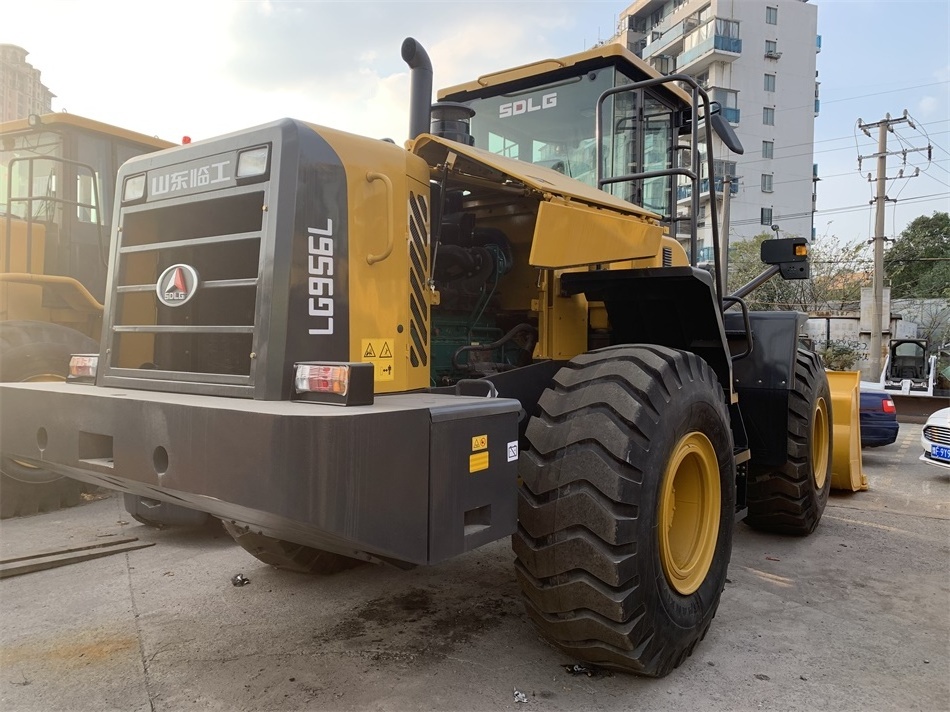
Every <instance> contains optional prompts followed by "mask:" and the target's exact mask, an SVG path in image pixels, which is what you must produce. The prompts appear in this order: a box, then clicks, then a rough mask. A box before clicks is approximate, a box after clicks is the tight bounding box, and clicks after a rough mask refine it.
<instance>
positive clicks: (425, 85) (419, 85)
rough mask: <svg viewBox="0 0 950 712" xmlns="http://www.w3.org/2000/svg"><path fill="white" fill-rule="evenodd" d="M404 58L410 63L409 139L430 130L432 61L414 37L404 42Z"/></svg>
mask: <svg viewBox="0 0 950 712" xmlns="http://www.w3.org/2000/svg"><path fill="white" fill-rule="evenodd" d="M402 59H403V61H404V62H405V63H406V64H408V65H409V69H410V70H411V72H410V89H409V139H410V140H413V139H415V138H416V137H418V136H419V134H424V133H426V132H427V131H428V130H429V112H430V108H431V106H432V62H431V61H430V60H429V55H428V54H426V51H425V49H424V48H423V47H422V45H421V44H419V43H418V42H417V41H416V40H414V39H413V38H412V37H407V38H406V39H405V40H403V43H402Z"/></svg>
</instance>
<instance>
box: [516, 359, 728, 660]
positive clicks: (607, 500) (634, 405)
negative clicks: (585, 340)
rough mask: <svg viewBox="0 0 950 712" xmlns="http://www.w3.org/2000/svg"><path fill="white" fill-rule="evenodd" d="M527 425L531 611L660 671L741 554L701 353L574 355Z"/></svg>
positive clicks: (523, 526) (525, 567) (525, 501)
mask: <svg viewBox="0 0 950 712" xmlns="http://www.w3.org/2000/svg"><path fill="white" fill-rule="evenodd" d="M539 406H540V411H541V414H540V416H539V417H537V418H533V419H532V421H531V422H530V423H529V425H528V429H527V433H526V436H527V438H528V440H529V443H530V448H529V450H528V451H527V452H525V453H522V456H521V460H520V465H519V473H520V475H521V479H522V485H521V487H520V490H519V492H520V497H519V509H518V514H519V526H518V531H517V532H516V533H515V535H514V536H513V537H512V546H513V548H514V551H515V554H516V557H517V558H516V561H515V569H516V572H517V577H518V581H519V584H520V586H521V590H522V593H523V594H524V597H525V605H526V608H527V612H528V615H529V616H530V617H531V619H532V620H533V621H534V622H535V624H536V625H537V626H538V628H540V630H541V632H542V633H543V634H544V635H545V636H546V637H547V638H548V639H549V640H550V641H551V642H552V643H554V645H556V646H557V647H558V648H560V649H561V650H562V651H564V652H565V653H567V654H568V655H570V656H571V657H573V658H575V659H580V660H584V661H587V662H591V663H594V664H598V665H602V666H605V667H610V668H615V669H620V670H624V671H629V672H635V673H639V674H642V675H650V676H656V677H661V676H663V675H666V674H668V673H669V672H670V671H671V670H673V669H674V668H675V667H677V666H678V665H679V664H680V663H681V662H682V661H683V660H685V659H686V657H687V656H688V655H689V654H690V653H691V652H692V650H693V648H694V647H695V645H696V643H698V642H699V641H700V640H701V639H702V638H703V636H704V635H705V634H706V630H707V629H708V628H709V624H710V622H711V621H712V619H713V616H714V615H715V612H716V609H717V607H718V605H719V599H720V596H721V594H722V590H723V587H724V585H725V581H726V570H727V567H728V565H729V558H730V555H731V552H732V531H733V519H734V514H735V456H734V453H733V440H732V432H731V430H730V428H729V416H728V411H727V407H726V403H725V399H724V397H723V393H722V389H721V387H720V385H719V382H718V380H717V378H716V376H715V374H714V373H713V371H712V369H711V368H710V367H709V366H708V364H706V363H705V362H704V361H703V360H702V359H700V358H699V357H697V356H696V355H694V354H691V353H687V352H684V351H676V350H673V349H668V348H664V347H659V346H621V347H611V348H607V349H601V350H598V351H593V352H590V353H588V354H584V355H582V356H578V357H577V358H575V359H573V360H572V361H571V362H570V364H568V366H567V367H565V368H563V369H561V370H560V371H559V372H558V373H557V375H556V376H555V378H554V383H553V385H552V388H550V389H548V390H547V391H545V393H544V395H543V396H542V398H541V400H540V402H539Z"/></svg>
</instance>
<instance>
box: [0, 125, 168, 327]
mask: <svg viewBox="0 0 950 712" xmlns="http://www.w3.org/2000/svg"><path fill="white" fill-rule="evenodd" d="M171 145H173V144H171V143H168V142H167V141H161V140H159V139H156V138H153V137H150V136H145V135H143V134H138V133H135V132H133V131H126V130H124V129H120V128H117V127H114V126H109V125H107V124H103V123H100V122H98V121H92V120H90V119H85V118H83V117H80V116H74V115H72V114H66V113H57V114H46V115H31V116H30V117H29V118H27V119H18V120H15V121H8V122H4V123H2V124H0V237H2V244H0V248H2V249H0V271H2V273H3V281H4V283H5V284H4V288H5V291H4V299H3V312H4V313H3V314H2V315H0V318H2V319H43V320H45V319H44V314H43V312H42V310H43V307H44V306H45V307H46V308H47V309H48V308H50V307H51V306H53V304H55V303H57V300H56V299H55V298H54V297H52V296H51V295H50V294H45V295H44V296H43V298H42V299H41V300H39V301H38V300H37V299H31V298H29V296H28V295H26V296H22V299H20V300H16V299H13V295H10V294H8V293H7V291H6V290H7V289H8V288H11V289H12V286H9V285H11V282H15V281H16V280H15V278H12V277H11V275H13V274H31V275H50V276H58V277H68V278H72V279H75V280H76V281H78V282H79V283H80V284H81V285H83V287H84V288H85V289H86V290H88V291H89V292H90V294H91V295H92V296H93V298H95V299H96V300H98V301H102V299H103V298H104V296H105V281H106V264H107V260H106V256H107V254H108V244H109V230H110V223H111V219H112V207H113V200H114V196H115V187H116V186H115V177H116V174H117V173H118V170H119V166H121V165H122V164H123V163H125V161H127V160H128V159H130V158H132V157H133V156H138V155H141V154H143V153H149V152H152V151H156V150H158V149H161V148H168V147H170V146H171ZM35 290H36V287H35V286H34V287H33V291H34V293H35ZM13 302H17V304H19V306H14V304H13ZM40 302H42V303H40Z"/></svg>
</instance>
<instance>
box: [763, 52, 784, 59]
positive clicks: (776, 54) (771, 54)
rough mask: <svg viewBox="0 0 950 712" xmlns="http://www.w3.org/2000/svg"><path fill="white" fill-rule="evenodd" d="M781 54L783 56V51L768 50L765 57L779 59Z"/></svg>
mask: <svg viewBox="0 0 950 712" xmlns="http://www.w3.org/2000/svg"><path fill="white" fill-rule="evenodd" d="M781 56H782V53H781V52H766V53H765V58H766V59H778V58H780V57H781Z"/></svg>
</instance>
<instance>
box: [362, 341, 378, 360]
mask: <svg viewBox="0 0 950 712" xmlns="http://www.w3.org/2000/svg"><path fill="white" fill-rule="evenodd" d="M363 358H376V351H374V350H373V344H372V342H370V343H369V344H367V345H366V351H365V352H364V353H363Z"/></svg>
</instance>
